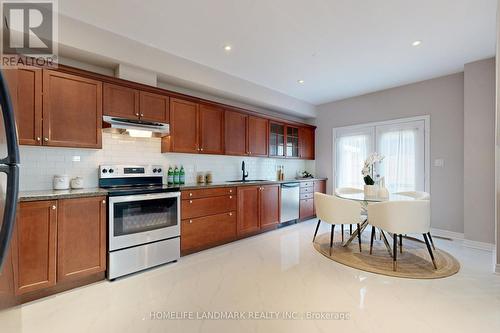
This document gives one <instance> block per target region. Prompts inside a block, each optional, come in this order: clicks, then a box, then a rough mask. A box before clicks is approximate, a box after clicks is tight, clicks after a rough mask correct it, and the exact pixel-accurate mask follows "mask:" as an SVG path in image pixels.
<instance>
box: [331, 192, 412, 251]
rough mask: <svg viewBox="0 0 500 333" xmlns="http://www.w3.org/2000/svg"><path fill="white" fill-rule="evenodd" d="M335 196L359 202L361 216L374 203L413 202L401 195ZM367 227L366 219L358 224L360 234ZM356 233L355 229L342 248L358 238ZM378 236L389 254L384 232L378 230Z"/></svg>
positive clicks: (359, 194)
mask: <svg viewBox="0 0 500 333" xmlns="http://www.w3.org/2000/svg"><path fill="white" fill-rule="evenodd" d="M335 196H337V197H338V198H341V199H346V200H353V201H359V203H360V205H361V211H362V214H363V215H366V214H367V209H366V208H367V206H368V205H369V204H370V203H376V202H385V201H408V200H415V198H413V197H410V196H407V195H401V194H395V193H391V194H389V197H385V198H384V197H375V196H367V195H365V193H364V192H359V193H335ZM367 226H368V217H367V218H366V219H365V220H364V221H363V222H362V223H361V224H360V230H361V234H363V231H364V230H365V229H366V227H367ZM358 232H359V230H358V229H356V230H355V231H354V232H353V233H352V234H351V237H349V239H348V240H347V242H345V244H344V246H349V245H350V244H351V242H352V241H353V240H354V239H356V238H357V237H358ZM380 235H381V236H382V238H383V240H384V243H385V246H386V248H387V250H388V251H389V253H391V248H390V246H389V242H388V241H387V237H386V236H385V234H384V232H383V231H382V230H380Z"/></svg>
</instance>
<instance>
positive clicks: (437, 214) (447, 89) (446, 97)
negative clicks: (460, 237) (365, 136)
mask: <svg viewBox="0 0 500 333" xmlns="http://www.w3.org/2000/svg"><path fill="white" fill-rule="evenodd" d="M463 100H464V75H463V73H458V74H453V75H449V76H445V77H441V78H437V79H433V80H428V81H423V82H419V83H414V84H410V85H406V86H401V87H397V88H393V89H388V90H384V91H380V92H376V93H372V94H368V95H363V96H358V97H353V98H349V99H345V100H342V101H337V102H333V103H328V104H324V105H320V106H319V107H318V112H317V113H318V116H317V119H316V125H317V126H318V128H317V131H316V133H317V135H316V173H317V174H318V176H324V177H329V178H331V177H332V143H333V138H332V129H333V128H334V127H340V126H347V125H355V124H362V123H368V122H375V121H384V120H390V119H398V118H404V117H412V116H420V115H430V118H431V135H430V137H431V152H430V153H431V154H430V155H431V163H432V161H433V160H434V159H437V158H442V159H444V160H445V165H444V167H443V168H436V167H433V166H431V177H430V178H431V195H432V205H431V206H432V207H431V208H432V227H433V228H438V229H444V230H449V231H453V232H458V233H463V232H464V225H463V188H464V187H463V175H464V173H463V172H464V169H463V161H464V150H463V142H464V141H463V140H464V123H463V119H464V118H463V117H464V114H463V111H464V109H463ZM331 187H332V182H328V191H329V192H330V193H331V191H332V188H331Z"/></svg>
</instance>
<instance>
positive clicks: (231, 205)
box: [181, 195, 236, 219]
mask: <svg viewBox="0 0 500 333" xmlns="http://www.w3.org/2000/svg"><path fill="white" fill-rule="evenodd" d="M181 205H182V208H181V218H182V219H192V218H196V217H202V216H208V215H215V214H220V213H227V212H231V211H235V210H236V196H235V195H225V196H221V197H211V198H201V199H189V200H182V204H181Z"/></svg>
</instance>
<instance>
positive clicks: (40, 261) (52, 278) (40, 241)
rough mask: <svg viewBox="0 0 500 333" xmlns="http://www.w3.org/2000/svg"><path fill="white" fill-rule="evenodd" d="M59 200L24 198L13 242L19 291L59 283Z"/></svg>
mask: <svg viewBox="0 0 500 333" xmlns="http://www.w3.org/2000/svg"><path fill="white" fill-rule="evenodd" d="M56 242H57V201H35V202H21V203H20V204H19V206H18V212H17V221H16V227H15V230H14V235H13V239H12V244H11V251H12V261H13V270H14V290H15V294H16V295H22V294H25V293H28V292H33V291H37V290H41V289H44V288H48V287H52V286H54V285H55V284H56V248H57V243H56Z"/></svg>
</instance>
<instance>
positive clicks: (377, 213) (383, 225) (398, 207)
mask: <svg viewBox="0 0 500 333" xmlns="http://www.w3.org/2000/svg"><path fill="white" fill-rule="evenodd" d="M368 216H369V217H370V224H371V225H372V226H373V227H376V228H380V229H382V230H385V231H387V232H390V233H392V234H393V247H392V252H393V254H392V257H393V258H392V260H393V269H394V270H396V267H397V253H398V251H397V247H398V242H397V238H398V237H397V236H398V235H402V234H422V235H423V236H424V241H425V245H426V246H427V251H429V255H430V257H431V260H432V265H433V266H434V269H437V266H436V261H435V259H434V253H433V252H432V249H431V246H430V244H429V240H428V238H427V234H428V232H429V230H430V225H431V222H430V218H431V208H430V201H429V200H410V201H386V202H379V203H374V204H371V205H369V206H368ZM373 237H374V233H373V232H372V237H371V241H370V248H371V247H372V246H373Z"/></svg>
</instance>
